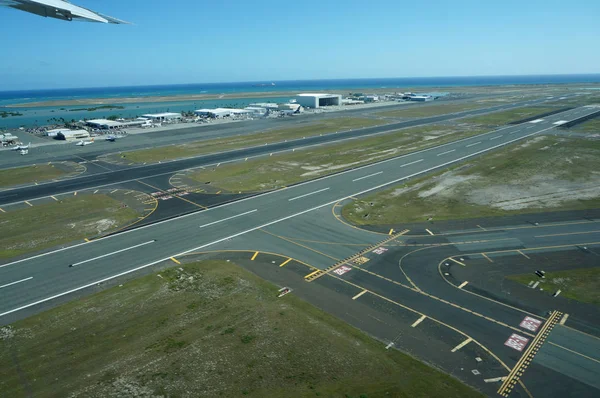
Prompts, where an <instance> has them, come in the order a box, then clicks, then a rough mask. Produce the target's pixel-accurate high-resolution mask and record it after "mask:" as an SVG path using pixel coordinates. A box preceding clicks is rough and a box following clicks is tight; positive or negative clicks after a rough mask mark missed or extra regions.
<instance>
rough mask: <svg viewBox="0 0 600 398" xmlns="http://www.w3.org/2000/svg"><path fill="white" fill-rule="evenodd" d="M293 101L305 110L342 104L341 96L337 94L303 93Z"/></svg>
mask: <svg viewBox="0 0 600 398" xmlns="http://www.w3.org/2000/svg"><path fill="white" fill-rule="evenodd" d="M295 99H296V103H298V104H300V105H302V106H304V107H306V108H320V107H323V106H335V105H341V104H342V96H341V95H339V94H325V93H304V94H298V95H297V96H296V98H295Z"/></svg>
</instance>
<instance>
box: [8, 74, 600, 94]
mask: <svg viewBox="0 0 600 398" xmlns="http://www.w3.org/2000/svg"><path fill="white" fill-rule="evenodd" d="M557 76H600V72H595V73H555V74H525V75H454V76H413V77H351V78H319V79H291V80H247V81H221V82H198V83H163V84H135V85H125V86H124V85H119V86H111V85H108V86H87V87H61V88H27V89H18V90H0V93H18V92H23V91H60V90H86V89H100V88H103V89H110V88H129V87H164V86H193V85H204V84H205V85H218V84H253V83H278V82H279V83H289V82H318V81H342V80H347V81H351V80H394V79H440V78H454V79H456V78H463V79H464V78H501V77H557ZM580 83H585V82H580ZM589 83H600V80H599V81H590V82H589ZM507 84H510V83H507ZM540 84H541V83H540ZM548 84H565V83H548ZM484 85H485V84H484Z"/></svg>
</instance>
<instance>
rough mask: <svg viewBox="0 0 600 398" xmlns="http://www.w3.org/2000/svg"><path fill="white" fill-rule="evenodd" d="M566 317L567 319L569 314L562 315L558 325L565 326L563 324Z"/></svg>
mask: <svg viewBox="0 0 600 398" xmlns="http://www.w3.org/2000/svg"><path fill="white" fill-rule="evenodd" d="M568 317H569V314H564V315H563V317H562V318H561V320H560V322H559V323H560V324H561V325H564V324H565V322H566V321H567V318H568Z"/></svg>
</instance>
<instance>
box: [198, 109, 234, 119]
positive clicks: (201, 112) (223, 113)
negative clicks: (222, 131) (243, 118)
mask: <svg viewBox="0 0 600 398" xmlns="http://www.w3.org/2000/svg"><path fill="white" fill-rule="evenodd" d="M194 113H195V114H196V115H198V116H202V117H212V118H222V117H228V116H231V109H228V108H215V109H197V110H195V111H194Z"/></svg>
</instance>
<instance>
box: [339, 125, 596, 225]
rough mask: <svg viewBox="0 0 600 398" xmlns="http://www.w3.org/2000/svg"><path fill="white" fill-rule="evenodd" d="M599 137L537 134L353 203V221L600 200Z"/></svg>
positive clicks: (347, 213)
mask: <svg viewBox="0 0 600 398" xmlns="http://www.w3.org/2000/svg"><path fill="white" fill-rule="evenodd" d="M599 157H600V142H598V141H587V140H578V139H566V138H554V137H544V136H540V137H535V138H532V139H529V140H527V141H525V142H520V143H517V144H513V145H511V146H509V147H506V148H504V149H502V150H500V151H497V152H494V153H492V154H488V155H485V156H483V157H480V158H477V159H475V160H471V161H468V162H464V163H461V164H459V165H457V166H454V167H453V168H451V169H449V170H444V171H440V172H438V173H437V174H434V175H432V176H426V177H423V178H421V179H417V180H414V181H412V182H410V183H409V184H407V185H402V186H396V187H393V188H391V189H387V190H385V191H382V192H379V193H376V194H372V195H369V196H367V197H365V198H361V200H358V201H355V202H353V203H349V204H348V205H346V206H345V207H344V208H343V209H342V215H343V216H344V217H345V218H346V219H347V220H349V221H351V222H353V223H355V224H362V225H365V224H371V225H376V224H394V223H401V222H419V221H425V220H426V219H428V218H429V217H432V218H433V219H434V220H445V219H460V218H475V217H488V216H503V215H508V214H517V213H531V212H539V211H548V210H578V209H585V208H597V207H599V206H600V170H598V158H599Z"/></svg>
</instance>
